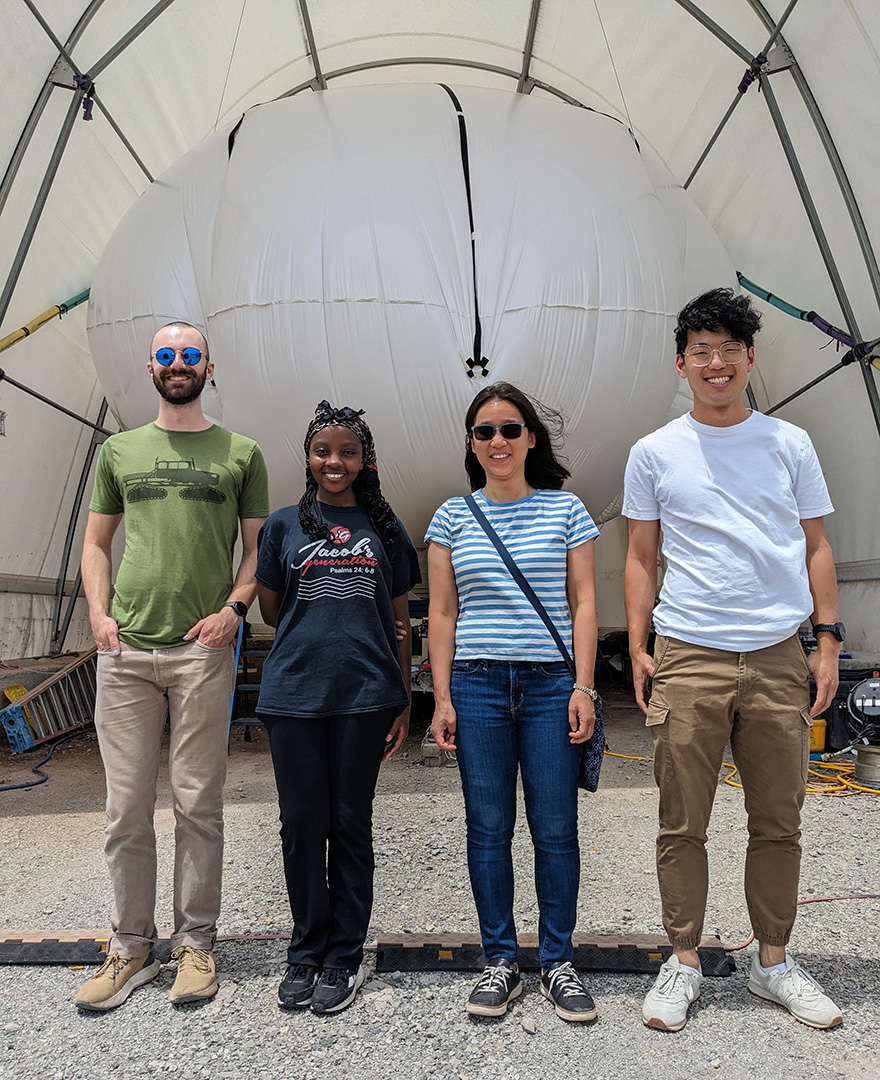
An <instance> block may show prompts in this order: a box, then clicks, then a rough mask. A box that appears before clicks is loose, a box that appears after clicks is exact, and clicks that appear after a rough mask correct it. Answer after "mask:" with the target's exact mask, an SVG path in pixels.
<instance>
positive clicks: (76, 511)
mask: <svg viewBox="0 0 880 1080" xmlns="http://www.w3.org/2000/svg"><path fill="white" fill-rule="evenodd" d="M106 416H107V399H106V398H104V400H103V401H102V402H101V407H100V409H99V410H98V425H99V426H100V425H103V423H104V419H105V417H106ZM102 442H103V439H99V436H98V432H97V431H93V432H92V438H91V441H90V442H89V445H88V448H87V449H86V457H85V461H84V462H83V467H82V472H81V473H80V477H79V484H78V485H77V488H76V494H75V495H74V497H73V507H72V508H71V511H70V520H69V521H68V523H67V536H66V537H65V539H64V550H63V551H62V553H61V567H60V569H59V571H58V580H57V581H56V582H55V610H54V611H53V613H52V640H51V642H50V645H49V655H50V656H58V655H59V654H60V653H61V650H62V649H63V648H64V639H65V637H67V631H68V629H69V627H70V620H71V618H72V617H73V608H74V605H75V604H76V601H77V597H78V596H79V588H80V585H81V583H82V576H81V574H79V573H78V574H77V576H76V581H75V583H74V586H73V591H72V592H71V594H70V598H69V600H68V602H67V611H66V613H65V616H64V625H63V626H61V625H60V624H61V608H62V605H63V603H64V585H65V582H66V579H67V569H68V567H69V566H70V555H71V552H72V551H73V541H74V538H75V536H76V526H77V522H78V521H79V515H80V510H81V509H82V502H83V498H84V496H85V493H86V485H87V484H88V480H89V473H90V472H91V468H92V462H93V461H94V458H95V452H96V451H97V449H98V447H99V446H100V445H101V443H102Z"/></svg>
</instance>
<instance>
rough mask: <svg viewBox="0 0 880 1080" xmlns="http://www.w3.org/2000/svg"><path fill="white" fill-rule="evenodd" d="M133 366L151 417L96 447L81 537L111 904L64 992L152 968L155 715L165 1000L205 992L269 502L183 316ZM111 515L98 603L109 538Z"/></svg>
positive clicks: (108, 999)
mask: <svg viewBox="0 0 880 1080" xmlns="http://www.w3.org/2000/svg"><path fill="white" fill-rule="evenodd" d="M147 370H148V372H149V373H150V375H151V377H152V379H153V382H154V384H155V386H156V389H157V391H158V392H159V415H158V418H157V420H156V422H155V423H154V424H147V425H146V426H145V427H141V428H136V429H135V430H133V431H124V432H120V433H119V434H118V435H113V436H111V437H110V438H109V439H108V440H107V441H106V442H105V443H104V445H103V446H102V447H101V453H100V456H99V458H98V465H97V471H96V475H95V489H94V493H93V495H92V501H91V503H90V504H89V509H90V511H91V512H90V514H89V521H88V525H87V527H86V535H85V542H84V544H83V557H82V579H83V588H84V591H85V596H86V599H87V600H88V604H89V619H90V621H91V624H92V632H93V633H94V635H95V643H96V644H97V647H98V697H97V704H96V709H95V727H96V729H97V732H98V741H99V744H100V747H101V756H102V758H103V760H104V769H105V773H106V778H107V830H106V834H105V836H106V843H105V853H106V855H107V863H108V867H109V870H110V877H111V880H112V883H113V891H114V897H115V905H114V914H113V923H112V927H113V936H112V938H111V940H110V942H109V944H108V947H107V953H108V955H107V960H106V962H105V963H104V964H103V966H102V967H101V968H100V970H99V971H98V972H97V973H96V974H95V975H94V976H93V977H92V978H91V979H89V980H88V981H87V982H86V983H84V984H83V986H82V987H81V988H80V991H79V993H78V994H77V996H76V999H75V1004H76V1005H77V1006H78V1008H80V1009H88V1010H97V1011H103V1010H106V1009H113V1008H115V1007H116V1006H117V1005H121V1004H122V1002H123V1001H125V999H126V998H127V997H128V995H129V994H130V993H131V992H132V990H134V989H136V988H137V987H138V986H143V985H144V984H145V983H148V982H150V981H151V980H152V979H154V978H155V977H156V976H157V975H158V974H159V970H160V965H159V962H158V961H157V960H156V959H155V956H154V954H153V946H154V945H155V943H156V940H157V933H156V923H155V905H156V837H155V833H154V830H153V809H154V806H155V803H156V781H157V775H158V770H159V755H160V748H161V743H162V735H163V732H164V728H165V720H166V716H167V717H168V718H169V719H170V726H171V744H170V750H169V779H170V782H171V797H172V805H173V809H174V817H175V860H174V933H173V936H172V939H171V947H172V954H171V955H172V957H173V958H175V959H176V960H177V977H176V979H175V982H174V986H173V988H172V991H171V1000H172V1001H173V1002H183V1001H197V1000H200V999H202V998H208V997H211V996H212V995H213V994H215V993H216V992H217V979H216V975H215V968H214V957H213V948H214V942H215V940H216V936H217V918H218V916H219V913H220V888H221V874H222V862H223V783H224V781H225V778H226V754H227V740H228V718H229V700H230V693H231V691H232V688H233V684H234V680H235V662H234V645H233V642H234V639H235V636H236V634H237V632H238V628H239V626H240V625H241V622H242V620H243V619H244V617H245V615H246V614H247V609H248V606H249V605H250V604H251V602H252V601H253V599H254V596H255V595H256V581H255V580H254V569H255V566H256V557H257V534H258V533H259V531H260V527H261V525H262V523H263V521H264V520H265V518H266V517H267V516H268V513H269V492H268V481H267V476H266V465H265V462H264V460H263V455H262V452H261V450H260V448H259V446H258V445H257V444H256V443H255V442H254V441H253V440H252V439H247V438H245V437H244V436H242V435H236V434H234V433H233V432H230V431H224V430H223V428H220V427H216V426H215V425H214V424H212V423H211V422H210V421H209V420H207V419H206V418H205V416H204V413H203V412H202V406H201V400H200V395H201V392H202V389H203V387H204V385H205V381H206V380H207V379H209V378H211V375H212V373H213V371H214V364H213V363H212V361H211V360H210V358H209V355H208V344H207V342H206V340H205V338H204V336H203V335H202V334H201V333H200V332H199V331H198V330H197V329H196V328H195V327H194V326H190V325H189V323H183V322H174V323H169V324H168V325H167V326H163V327H162V329H161V330H160V331H159V332H158V333H157V334H156V336H155V337H154V338H153V343H152V347H151V350H150V360H149V362H148V363H147ZM123 516H124V518H125V549H124V552H123V555H122V561H121V564H120V566H119V572H118V574H117V577H116V583H115V589H114V591H113V602H112V607H111V602H110V596H111V588H110V580H111V569H112V561H111V543H112V540H113V536H114V534H115V533H116V530H117V528H118V527H119V523H120V522H121V521H122V520H123ZM239 527H240V530H241V561H240V563H239V566H238V570H237V572H236V573H235V575H234V577H233V552H234V548H235V543H236V540H237V538H238V534H239Z"/></svg>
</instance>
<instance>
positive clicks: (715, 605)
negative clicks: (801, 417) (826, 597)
mask: <svg viewBox="0 0 880 1080" xmlns="http://www.w3.org/2000/svg"><path fill="white" fill-rule="evenodd" d="M833 510H834V507H833V506H832V505H831V501H830V499H829V497H828V488H827V487H826V485H825V479H824V477H823V476H822V470H821V468H820V466H819V460H818V458H817V457H816V451H815V450H814V449H813V444H812V443H811V442H810V438H809V436H808V435H807V433H806V432H805V431H803V430H802V429H801V428H798V427H795V426H794V425H793V424H789V423H786V422H785V421H784V420H777V419H775V418H774V417H771V416H764V415H763V413H758V412H752V413H751V414H750V415H749V417H748V418H747V419H746V420H744V421H743V422H742V423H740V424H734V425H733V426H732V427H711V426H709V425H707V424H701V423H699V422H698V421H696V420H694V418H693V417H692V416H691V415H690V414H687V415H686V416H682V417H679V418H678V419H677V420H673V421H672V422H671V423H669V424H667V425H666V426H665V427H662V428H660V429H659V430H658V431H655V432H653V433H652V434H650V435H646V436H645V438H643V439H640V440H639V441H638V442H637V443H636V445H635V446H634V447H633V448H632V450H631V451H630V455H629V461H628V462H627V466H626V479H625V481H624V495H623V511H622V512H623V514H624V516H625V517H628V518H635V519H636V520H639V521H657V520H659V522H660V528H661V530H662V533H663V554H664V556H665V557H666V562H667V569H666V574H665V577H664V580H663V587H662V589H661V591H660V603H659V604H658V605H657V607H656V608H655V610H654V626H655V629H656V630H657V633H658V634H663V635H664V636H668V637H674V638H678V639H679V640H680V641H687V642H689V643H691V644H693V645H705V646H708V647H709V648H715V649H725V650H727V651H729V652H751V651H753V650H755V649H763V648H767V647H768V646H770V645H776V644H777V643H778V642H780V641H784V640H785V639H786V638H789V637H791V635H792V634H794V633H795V632H796V631H797V628H798V627H799V626H800V624H801V623H802V622H803V621H804V619H805V618H807V616H808V615H810V613H811V612H812V610H813V602H812V599H811V597H810V589H809V581H808V579H807V568H806V539H805V537H804V532H803V529H802V528H801V525H800V522H801V520H802V519H806V518H817V517H823V516H824V515H825V514H830V513H831V512H832V511H833Z"/></svg>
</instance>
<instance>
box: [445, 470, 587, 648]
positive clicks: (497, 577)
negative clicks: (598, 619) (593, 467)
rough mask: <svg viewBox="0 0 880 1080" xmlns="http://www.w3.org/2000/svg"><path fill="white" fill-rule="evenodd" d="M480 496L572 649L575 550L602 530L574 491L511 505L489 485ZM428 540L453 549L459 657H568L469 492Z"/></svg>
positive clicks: (448, 505) (449, 505) (450, 505)
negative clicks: (570, 562)
mask: <svg viewBox="0 0 880 1080" xmlns="http://www.w3.org/2000/svg"><path fill="white" fill-rule="evenodd" d="M474 497H475V498H476V500H477V503H478V505H479V507H480V509H481V510H482V511H483V513H484V514H485V515H486V517H487V518H488V519H489V523H490V524H491V525H492V527H493V528H494V529H495V531H496V532H497V533H498V536H499V537H500V538H501V541H502V542H503V543H504V546H505V547H506V548H507V550H508V551H509V552H510V554H511V556H512V557H513V561H514V562H515V563H516V565H517V566H518V567H519V568H520V570H521V571H522V573H523V575H524V576H525V578H526V580H527V581H528V582H529V584H530V585H531V586H532V588H533V589H534V590H535V592H536V593H537V594H538V597H539V598H540V600H541V603H542V604H543V605H544V607H545V608H546V609H547V613H548V614H549V616H550V618H551V619H552V620H553V622H554V624H555V626H556V629H557V630H558V631H559V634H560V636H561V637H562V640H563V641H564V642H565V643H566V644H567V645H568V648H569V650H571V613H570V612H569V609H568V599H567V596H566V591H565V585H566V572H567V557H568V551H569V549H570V548H575V547H578V546H579V545H580V544H583V543H585V542H586V541H587V540H592V539H593V538H594V537H596V536H598V535H599V530H598V529H597V528H596V526H595V524H594V523H593V519H592V518H591V517H590V515H589V514H588V513H587V511H586V508H585V507H584V504H583V503H582V502H581V501H580V499H578V498H577V496H575V495H572V494H570V493H569V492H567V491H550V490H547V489H544V488H542V489H539V490H538V491H536V492H535V493H534V494H533V495H527V496H526V498H524V499H518V500H517V501H516V502H510V503H494V502H489V500H488V499H487V498H486V497H485V496H484V495H483V493H482V491H476V492H474ZM425 539H426V540H429V541H430V540H433V541H434V542H435V543H437V544H443V546H444V547H448V548H450V549H451V550H452V568H453V570H454V571H455V583H456V586H457V588H458V620H457V622H456V625H455V659H456V660H475V659H486V660H532V661H536V660H541V661H557V660H561V659H562V657H561V655H560V652H559V649H558V648H557V645H556V642H555V641H554V640H553V638H552V637H551V636H550V631H549V630H548V629H547V627H546V626H544V623H543V622H542V621H541V618H540V616H539V615H538V613H537V612H536V611H535V609H534V608H533V607H532V605H531V604H530V603H529V601H528V600H527V599H526V597H525V596H524V594H523V592H522V590H521V589H520V587H519V585H517V583H516V582H515V581H514V580H513V578H512V577H511V576H510V571H509V570H508V569H507V567H506V566H505V565H504V562H503V561H502V559H501V556H500V555H499V554H498V552H497V551H496V550H495V548H494V546H493V545H492V541H491V540H490V539H489V537H488V536H486V534H485V533H484V532H483V529H482V527H481V526H480V524H479V522H478V521H477V519H476V518H475V517H474V515H473V514H472V513H471V512H470V510H469V509H468V506H467V503H466V502H465V501H464V499H463V498H461V497H460V496H458V497H456V498H454V499H447V500H446V502H445V503H444V504H443V505H442V506H441V507H440V508H439V509H438V510H437V512H436V513H435V514H434V517H433V518H432V519H431V524H430V525H429V526H428V531H427V533H426V534H425Z"/></svg>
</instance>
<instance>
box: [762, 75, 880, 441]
mask: <svg viewBox="0 0 880 1080" xmlns="http://www.w3.org/2000/svg"><path fill="white" fill-rule="evenodd" d="M760 80H761V89H762V91H763V93H764V100H765V101H766V102H767V108H768V109H769V111H770V116H771V118H772V120H773V124H774V127H775V128H776V134H777V136H778V138H779V142H780V144H781V145H782V150H783V152H784V154H785V157H786V160H787V161H788V167H789V169H790V170H791V174H792V177H793V179H794V182H795V186H796V187H797V190H798V194H799V195H800V197H801V203H802V204H803V207H804V210H805V212H806V215H807V219H808V221H809V223H810V228H811V229H812V230H813V236H814V237H815V239H816V243H817V244H818V246H819V253H820V255H821V256H822V262H823V263H824V264H825V270H826V273H827V274H828V277H829V279H830V281H831V287H832V288H833V289H834V294H835V296H836V297H837V302H838V304H840V310H841V311H842V312H843V317H844V321H845V322H846V327H847V330H848V331H849V333H850V336H851V337H852V338H853V339H854V340H855V341H861V340H862V335H861V332H860V330H859V324H858V320H857V319H856V314H855V311H854V310H853V307H852V304H851V303H850V301H849V296H848V295H847V292H846V288H845V286H844V284H843V278H842V277H841V276H840V271H839V270H838V268H837V263H836V262H835V260H834V255H833V253H832V251H831V245H830V244H829V243H828V237H827V236H826V234H825V230H824V228H823V226H822V222H821V219H820V218H819V213H818V211H817V210H816V204H815V203H814V202H813V196H812V195H811V193H810V188H809V185H808V184H807V180H806V177H805V176H804V172H803V169H802V168H801V164H800V161H799V160H798V156H797V151H796V150H795V148H794V143H793V142H792V140H791V136H790V135H789V133H788V128H787V127H786V126H785V120H784V119H783V117H782V110H781V109H780V108H779V103H778V102H777V100H776V95H775V94H774V92H773V88H772V87H771V86H770V80H769V79H768V78H767V76H765V75H761V76H760ZM859 367H860V368H861V369H862V377H863V379H864V382H865V389H866V391H867V394H868V402H869V404H870V406H871V413H872V414H873V417H874V424H875V425H876V428H877V434H878V435H880V393H878V391H877V384H876V382H875V380H874V376H873V374H872V372H871V371H870V370H869V365H868V364H866V363H865V361H860V362H859Z"/></svg>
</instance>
